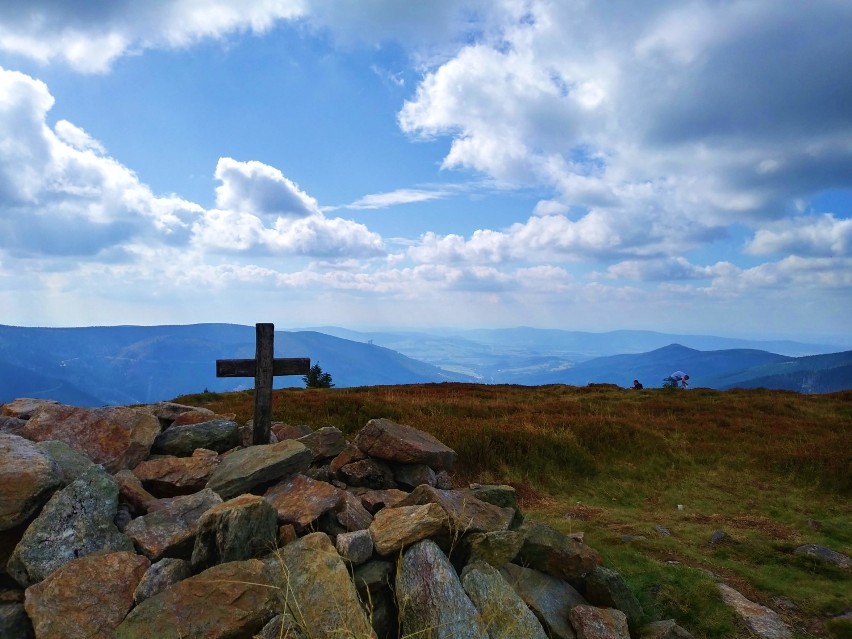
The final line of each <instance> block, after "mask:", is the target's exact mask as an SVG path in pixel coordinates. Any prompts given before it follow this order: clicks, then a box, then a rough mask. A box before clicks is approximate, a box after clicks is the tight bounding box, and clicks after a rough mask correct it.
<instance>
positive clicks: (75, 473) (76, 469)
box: [36, 440, 94, 486]
mask: <svg viewBox="0 0 852 639" xmlns="http://www.w3.org/2000/svg"><path fill="white" fill-rule="evenodd" d="M36 446H37V447H38V448H39V450H41V451H44V452H45V453H47V454H48V455H50V456H51V458H52V459H53V461H55V462H56V463H57V464H58V465H59V469H60V470H61V471H62V483H63V484H64V485H65V486H67V485H68V484H70V483H71V482H72V481H74V480H75V479H77V478H78V477H79V476H80V475H82V474H83V473H85V472H86V471H87V470H88V469H89V466H92V465H93V464H94V462H93V461H92V460H91V459H89V458H88V457H87V456H86V455H84V454H83V453H79V452H77V451H76V450H74V449H73V448H71V447H70V446H69V445H68V444H66V443H65V442H61V441H58V440H50V441H46V442H38V443H37V444H36Z"/></svg>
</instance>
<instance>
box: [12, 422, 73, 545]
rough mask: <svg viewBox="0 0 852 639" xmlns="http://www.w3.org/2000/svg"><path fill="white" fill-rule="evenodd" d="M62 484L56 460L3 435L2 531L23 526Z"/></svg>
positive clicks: (28, 445) (24, 443)
mask: <svg viewBox="0 0 852 639" xmlns="http://www.w3.org/2000/svg"><path fill="white" fill-rule="evenodd" d="M62 484H63V474H62V469H61V468H60V466H59V465H58V464H57V463H56V462H55V461H54V459H53V458H52V457H51V456H50V455H49V454H47V453H45V452H44V451H43V450H41V449H39V448H38V446H36V445H35V444H33V443H32V442H31V441H29V440H26V439H24V438H23V437H18V436H17V435H9V434H6V433H0V486H2V487H3V488H2V492H0V531H2V530H9V529H11V528H14V527H16V526H18V525H19V524H22V523H23V522H25V521H26V520H27V519H29V518H30V516H31V515H33V514H34V513H36V512H37V511H38V509H39V508H41V507H42V506H43V505H44V503H45V502H46V501H47V500H48V499H50V496H51V495H52V494H53V493H54V492H56V491H57V490H58V489H59V488H61V487H62Z"/></svg>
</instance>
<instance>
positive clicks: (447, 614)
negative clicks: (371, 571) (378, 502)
mask: <svg viewBox="0 0 852 639" xmlns="http://www.w3.org/2000/svg"><path fill="white" fill-rule="evenodd" d="M395 510H398V509H395ZM380 514H381V513H380ZM395 585H396V587H395V591H396V599H397V606H398V609H399V621H400V628H401V631H402V632H401V634H403V635H407V636H425V637H430V638H431V639H487V638H488V631H487V630H486V628H485V624H484V623H483V621H482V618H481V617H480V615H479V611H478V610H477V609H476V606H474V605H473V603H472V602H471V600H470V598H469V597H468V596H467V594H466V593H465V591H464V588H463V587H462V585H461V582H460V581H459V578H458V576H457V575H456V571H455V570H454V569H453V567H452V565H451V564H450V561H449V559H447V556H446V555H445V554H444V553H443V552H442V551H441V549H440V548H438V546H437V545H436V544H435V542H433V541H432V540H430V539H424V540H423V541H420V542H417V543H416V544H414V545H413V546H411V547H410V548H409V549H408V550H406V551H405V552H404V553H403V555H402V560H401V561H400V562H399V566H398V568H397V574H396V582H395Z"/></svg>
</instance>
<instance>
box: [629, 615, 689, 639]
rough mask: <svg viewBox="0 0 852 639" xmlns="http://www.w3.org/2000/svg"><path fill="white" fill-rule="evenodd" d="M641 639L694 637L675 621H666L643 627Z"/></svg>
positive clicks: (683, 638)
mask: <svg viewBox="0 0 852 639" xmlns="http://www.w3.org/2000/svg"><path fill="white" fill-rule="evenodd" d="M639 639H692V635H691V634H689V633H688V632H687V631H686V630H684V629H683V628H681V627H680V626H679V625H677V623H676V622H675V620H674V619H666V620H665V621H655V622H653V623H649V624H648V625H647V626H643V627H642V631H641V632H640V633H639Z"/></svg>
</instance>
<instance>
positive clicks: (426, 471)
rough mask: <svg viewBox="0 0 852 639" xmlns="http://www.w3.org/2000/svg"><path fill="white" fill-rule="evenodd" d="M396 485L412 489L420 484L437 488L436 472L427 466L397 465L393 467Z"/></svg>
mask: <svg viewBox="0 0 852 639" xmlns="http://www.w3.org/2000/svg"><path fill="white" fill-rule="evenodd" d="M392 469H393V478H394V481H396V483H398V484H400V485H402V486H403V487H407V488H410V489H414V488H417V487H418V486H419V485H420V484H426V485H427V486H432V487H434V486H435V471H434V470H432V469H431V468H429V467H428V466H427V465H426V464H395V465H393V466H392Z"/></svg>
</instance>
